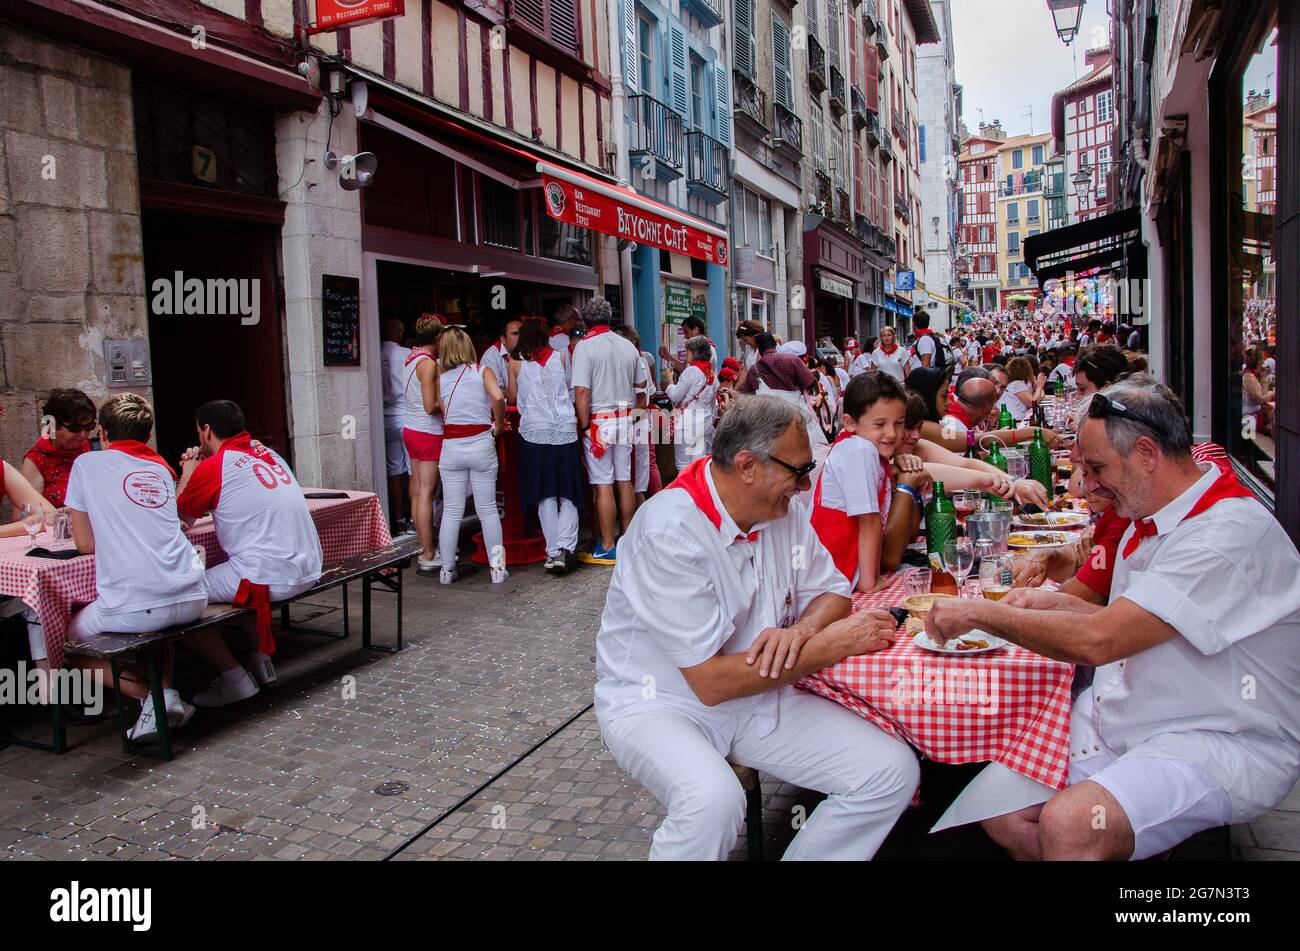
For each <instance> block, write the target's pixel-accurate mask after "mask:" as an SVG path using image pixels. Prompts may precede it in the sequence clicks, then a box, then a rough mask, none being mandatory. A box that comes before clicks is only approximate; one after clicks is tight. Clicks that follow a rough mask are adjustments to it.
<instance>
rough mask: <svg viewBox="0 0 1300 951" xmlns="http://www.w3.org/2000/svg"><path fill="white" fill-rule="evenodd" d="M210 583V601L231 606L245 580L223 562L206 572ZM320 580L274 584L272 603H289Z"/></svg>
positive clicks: (233, 568)
mask: <svg viewBox="0 0 1300 951" xmlns="http://www.w3.org/2000/svg"><path fill="white" fill-rule="evenodd" d="M204 575H205V577H206V578H207V582H208V601H210V602H211V603H213V604H229V603H230V602H231V601H233V600H234V599H235V594H236V593H237V592H238V591H239V582H240V581H242V580H243V579H242V578H240V577H239V572H237V571H236V570H235V566H234V565H233V564H231V563H230V562H228V561H223V562H222V563H221V564H219V565H216V566H215V567H212V568H209V569H208V570H207V571H206V572H204ZM318 580H319V579H317V578H312V579H310V580H308V581H298V582H295V583H293V584H272V585H270V586H269V589H270V595H271V600H272V601H287V600H289V599H290V598H296V597H297V596H298V595H300V594H302V593H303V592H304V591H306V590H307V589H308V588H310V587H311V586H312V585H314V584H315V583H316V582H317V581H318Z"/></svg>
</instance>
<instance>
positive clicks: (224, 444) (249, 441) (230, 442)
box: [221, 430, 277, 466]
mask: <svg viewBox="0 0 1300 951" xmlns="http://www.w3.org/2000/svg"><path fill="white" fill-rule="evenodd" d="M221 448H222V449H233V450H235V451H236V452H246V453H248V454H249V455H250V456H253V457H254V458H257V459H260V460H261V461H262V462H265V463H267V464H269V465H273V466H274V465H277V463H276V461H275V459H274V458H273V457H272V456H271V453H270V450H268V449H267V448H266V446H264V445H262V444H261V443H260V442H258V441H257V440H256V439H254V438H253V437H252V436H250V435H249V434H248V431H247V430H245V431H244V432H240V433H235V435H233V436H231V437H230V438H229V439H223V440H221Z"/></svg>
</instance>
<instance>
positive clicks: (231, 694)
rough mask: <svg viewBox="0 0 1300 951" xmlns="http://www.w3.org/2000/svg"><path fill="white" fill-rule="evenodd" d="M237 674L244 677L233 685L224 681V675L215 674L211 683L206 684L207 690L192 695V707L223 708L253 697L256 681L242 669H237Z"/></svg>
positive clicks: (256, 689) (256, 688)
mask: <svg viewBox="0 0 1300 951" xmlns="http://www.w3.org/2000/svg"><path fill="white" fill-rule="evenodd" d="M239 672H240V673H241V674H243V675H244V676H243V677H241V678H239V679H238V680H236V681H235V682H234V683H233V684H232V683H230V682H229V681H227V680H226V677H225V675H224V674H217V676H216V677H214V678H213V679H212V683H210V684H208V689H207V690H205V691H203V692H202V693H196V694H195V695H194V705H195V706H196V707H225V706H229V705H230V704H232V703H238V702H239V701H240V700H247V699H248V698H249V697H251V696H254V695H255V694H256V693H257V692H258V687H257V681H255V680H254V679H253V676H252V674H250V673H249V672H248V671H246V670H244V668H242V667H241V668H239Z"/></svg>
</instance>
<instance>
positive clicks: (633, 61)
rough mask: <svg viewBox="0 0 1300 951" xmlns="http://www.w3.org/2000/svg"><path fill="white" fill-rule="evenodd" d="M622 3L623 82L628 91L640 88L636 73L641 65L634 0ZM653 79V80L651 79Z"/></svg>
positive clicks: (632, 91) (625, 0)
mask: <svg viewBox="0 0 1300 951" xmlns="http://www.w3.org/2000/svg"><path fill="white" fill-rule="evenodd" d="M621 2H622V4H623V82H625V83H627V90H628V92H630V93H636V92H639V91H640V89H641V83H640V77H638V75H637V73H638V71H639V70H640V65H641V47H640V43H639V37H638V36H637V18H636V0H621ZM652 81H653V80H652Z"/></svg>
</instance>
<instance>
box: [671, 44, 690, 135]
mask: <svg viewBox="0 0 1300 951" xmlns="http://www.w3.org/2000/svg"><path fill="white" fill-rule="evenodd" d="M668 57H669V60H668V62H669V70H668V75H669V83H668V105H669V106H670V107H671V108H672V110H673V111H674V112H676V113H678V114H680V115H683V116H689V115H690V107H691V97H690V86H689V83H688V77H687V72H686V31H685V30H683V29H682V28H681V27H680V26H679V25H677V24H676V23H670V24H669V25H668Z"/></svg>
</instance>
